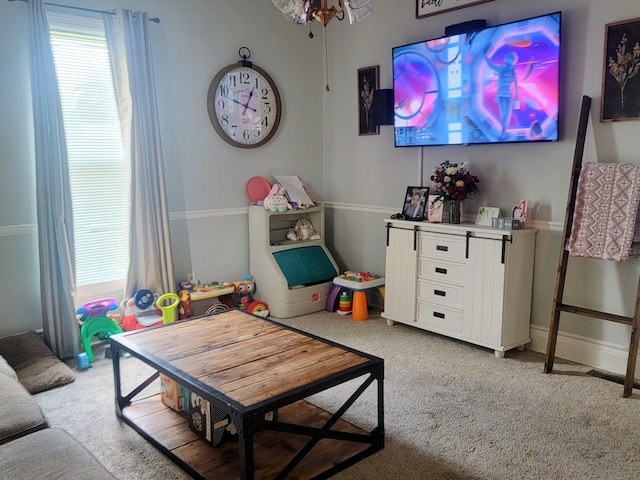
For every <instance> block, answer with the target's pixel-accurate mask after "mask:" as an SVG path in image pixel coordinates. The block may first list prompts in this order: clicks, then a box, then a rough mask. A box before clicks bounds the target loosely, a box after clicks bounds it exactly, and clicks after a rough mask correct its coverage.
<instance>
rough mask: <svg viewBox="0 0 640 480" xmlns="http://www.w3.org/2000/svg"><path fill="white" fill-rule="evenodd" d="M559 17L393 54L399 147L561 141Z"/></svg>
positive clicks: (431, 42)
mask: <svg viewBox="0 0 640 480" xmlns="http://www.w3.org/2000/svg"><path fill="white" fill-rule="evenodd" d="M560 17H561V14H560V12H556V13H552V14H549V15H543V16H539V17H535V18H528V19H525V20H520V21H517V22H511V23H506V24H503V25H498V26H493V27H487V28H483V29H481V30H476V31H472V32H468V33H463V34H459V35H450V36H445V37H441V38H437V39H434V40H427V41H423V42H418V43H413V44H410V45H405V46H401V47H395V48H393V95H394V130H395V132H394V137H395V146H396V147H420V146H428V145H469V144H481V143H505V142H538V141H557V140H558V100H559V98H558V97H559V73H560Z"/></svg>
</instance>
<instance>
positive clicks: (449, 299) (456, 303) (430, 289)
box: [418, 280, 463, 308]
mask: <svg viewBox="0 0 640 480" xmlns="http://www.w3.org/2000/svg"><path fill="white" fill-rule="evenodd" d="M462 292H463V290H462V288H461V287H454V286H452V285H445V284H442V283H436V282H429V281H427V280H420V281H419V283H418V300H424V301H426V302H431V303H434V304H436V305H444V306H446V307H454V308H462Z"/></svg>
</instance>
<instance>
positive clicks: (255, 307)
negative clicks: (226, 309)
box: [247, 300, 269, 318]
mask: <svg viewBox="0 0 640 480" xmlns="http://www.w3.org/2000/svg"><path fill="white" fill-rule="evenodd" d="M247 312H248V313H253V314H254V315H258V316H259V317H263V318H267V317H268V316H269V306H268V305H267V304H266V303H264V302H260V301H258V300H254V301H253V302H251V303H250V304H249V305H248V306H247Z"/></svg>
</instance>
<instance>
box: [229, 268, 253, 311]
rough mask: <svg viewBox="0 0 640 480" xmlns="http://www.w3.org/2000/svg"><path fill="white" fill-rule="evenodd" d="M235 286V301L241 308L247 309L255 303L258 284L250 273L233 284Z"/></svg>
mask: <svg viewBox="0 0 640 480" xmlns="http://www.w3.org/2000/svg"><path fill="white" fill-rule="evenodd" d="M233 285H234V286H235V292H234V294H233V295H234V301H235V303H236V304H237V305H238V306H239V307H244V308H246V307H247V306H248V305H249V304H250V303H251V302H252V301H253V291H254V290H255V288H256V284H255V282H254V281H253V277H252V276H251V275H249V274H248V273H245V274H244V275H242V280H240V281H237V282H233Z"/></svg>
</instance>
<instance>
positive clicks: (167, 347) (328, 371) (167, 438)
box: [110, 309, 384, 480]
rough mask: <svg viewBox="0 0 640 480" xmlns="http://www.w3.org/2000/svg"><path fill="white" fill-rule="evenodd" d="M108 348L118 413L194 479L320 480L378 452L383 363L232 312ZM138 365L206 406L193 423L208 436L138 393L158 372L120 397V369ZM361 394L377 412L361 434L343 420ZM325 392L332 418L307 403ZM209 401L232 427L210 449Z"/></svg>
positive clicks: (122, 337) (130, 336) (142, 333)
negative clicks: (371, 397) (370, 397)
mask: <svg viewBox="0 0 640 480" xmlns="http://www.w3.org/2000/svg"><path fill="white" fill-rule="evenodd" d="M110 342H111V348H112V350H113V356H112V360H113V369H114V379H115V391H116V414H117V415H118V416H119V417H120V418H122V419H123V420H124V421H125V423H127V424H128V425H130V426H131V427H133V428H134V429H135V430H136V431H138V432H139V433H140V434H141V435H142V436H143V437H144V438H146V439H147V440H148V441H150V442H151V443H153V444H154V445H155V446H156V447H158V448H159V449H160V450H161V451H162V452H163V453H165V454H166V455H168V456H169V457H170V458H171V459H172V460H174V461H175V462H176V463H177V464H178V465H179V466H180V467H182V468H183V469H184V470H186V471H187V472H188V473H189V474H190V475H192V476H193V477H195V478H199V479H214V478H215V479H216V480H225V479H231V478H233V479H237V478H241V479H242V480H253V479H254V478H299V479H306V478H328V477H330V476H332V475H334V474H336V473H337V472H339V471H341V470H344V469H345V468H348V467H349V466H350V465H353V464H354V463H356V462H358V461H360V460H362V459H364V458H365V457H367V456H369V455H372V454H373V453H375V452H377V451H378V450H380V449H382V448H384V406H383V400H384V391H383V382H384V360H382V359H381V358H378V357H375V356H372V355H369V354H366V353H363V352H360V351H357V350H354V349H352V348H349V347H345V346H342V345H339V344H336V343H334V342H330V341H328V340H324V339H322V338H319V337H316V336H313V335H310V334H307V333H303V332H300V331H298V330H295V329H292V328H290V327H288V326H285V325H282V324H279V323H277V322H276V321H274V320H272V319H268V318H261V317H258V316H256V315H251V314H248V313H246V312H244V311H241V310H239V309H231V310H226V311H224V312H220V313H217V314H215V315H210V316H203V317H198V318H193V319H188V320H183V321H179V322H175V323H171V324H166V325H162V326H159V327H155V328H149V329H145V330H136V331H132V332H125V333H122V334H117V335H112V336H111V337H110ZM120 350H125V351H127V352H129V353H130V354H131V356H132V357H134V358H133V359H132V358H127V357H124V358H122V356H121V355H120ZM137 360H140V361H142V362H144V363H146V364H147V365H149V366H151V367H152V368H153V369H154V370H156V371H157V372H159V373H162V374H165V375H168V376H170V377H171V378H174V379H175V380H176V381H177V382H178V383H179V384H180V385H183V386H184V387H185V388H186V389H188V390H189V391H190V392H192V400H194V399H195V397H194V396H193V395H194V394H195V395H197V396H198V397H199V398H198V399H203V400H205V402H204V404H205V409H204V414H203V413H202V412H203V410H202V409H201V410H200V415H201V416H200V417H199V418H195V419H192V422H194V421H195V422H199V426H200V431H201V432H202V431H204V435H205V437H207V436H209V437H211V440H209V438H206V440H205V439H202V438H201V437H200V435H199V434H197V433H196V432H194V431H192V430H191V429H190V428H189V420H188V418H187V415H186V414H185V412H181V413H176V412H174V411H173V410H171V409H169V408H167V407H166V406H164V405H163V403H162V402H161V401H160V398H159V396H160V395H159V394H157V395H149V394H148V392H146V389H147V388H154V386H155V385H156V384H155V382H154V379H155V378H157V376H158V373H156V374H155V375H152V376H151V377H150V378H149V379H147V380H145V381H143V382H141V383H140V385H139V386H137V387H134V388H133V389H132V390H131V391H130V392H123V386H122V381H121V377H122V375H121V368H122V369H124V368H139V367H140V365H139V362H138V361H137ZM352 381H353V382H355V383H353V382H352ZM338 385H340V386H341V387H340V388H339V389H335V390H333V387H336V386H338ZM155 388H157V386H155ZM369 388H372V389H374V391H373V392H372V393H374V394H375V395H376V398H377V407H373V408H372V409H371V411H370V412H367V413H365V415H368V413H370V414H371V417H372V418H370V419H367V423H370V424H372V425H375V427H374V428H373V429H372V430H370V431H367V430H364V429H362V428H360V427H358V426H356V425H354V424H352V423H349V422H347V421H346V420H344V419H343V418H342V415H343V414H344V413H345V412H347V411H350V410H348V409H349V407H350V406H351V405H352V404H354V403H356V402H359V401H361V399H360V396H361V395H362V394H363V393H364V392H365V391H367V389H369ZM330 389H332V390H331V393H332V395H333V396H334V397H335V398H336V401H337V404H342V406H341V407H338V408H336V409H335V410H334V411H335V412H336V413H330V412H328V411H325V410H322V409H321V408H318V407H316V406H315V405H313V404H311V403H310V402H309V401H308V400H307V398H308V397H311V396H312V395H314V394H317V393H319V392H322V391H327V390H330ZM207 403H208V404H209V405H210V407H211V409H214V408H215V409H216V410H217V411H220V412H222V413H223V414H224V415H228V418H229V419H230V420H231V422H232V423H233V426H234V427H235V428H236V430H237V435H234V436H231V437H230V438H228V439H227V440H224V441H223V442H222V443H221V444H219V445H218V446H213V445H212V443H215V442H216V438H214V437H215V435H214V431H215V430H217V428H218V427H219V428H222V425H219V426H216V424H215V420H214V423H213V424H212V423H211V421H212V420H213V419H205V418H204V417H203V415H211V414H210V413H209V412H210V411H213V410H210V409H209V408H206V404H207ZM201 404H202V403H201ZM270 412H276V415H273V416H272V417H271V416H269V415H268V414H269V413H270ZM206 425H212V427H213V428H210V429H209V430H207V428H206ZM202 426H205V428H204V429H202ZM194 427H196V425H194ZM207 432H208V433H209V435H207ZM225 436H226V435H225Z"/></svg>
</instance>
